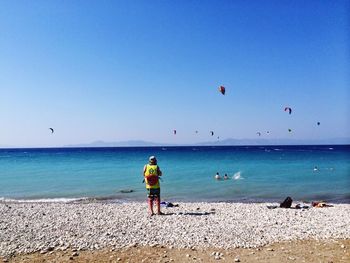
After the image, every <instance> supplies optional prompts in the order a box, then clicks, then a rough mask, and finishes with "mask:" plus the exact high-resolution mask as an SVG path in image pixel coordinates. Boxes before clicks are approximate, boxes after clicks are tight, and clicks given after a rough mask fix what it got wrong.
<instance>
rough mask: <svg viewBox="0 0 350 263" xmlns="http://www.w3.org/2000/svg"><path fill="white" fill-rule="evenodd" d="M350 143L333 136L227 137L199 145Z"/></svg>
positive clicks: (349, 139)
mask: <svg viewBox="0 0 350 263" xmlns="http://www.w3.org/2000/svg"><path fill="white" fill-rule="evenodd" d="M322 144H329V145H332V144H350V138H331V139H322V140H298V139H233V138H229V139H225V140H218V141H215V142H202V143H198V144H197V145H237V146H239V145H322Z"/></svg>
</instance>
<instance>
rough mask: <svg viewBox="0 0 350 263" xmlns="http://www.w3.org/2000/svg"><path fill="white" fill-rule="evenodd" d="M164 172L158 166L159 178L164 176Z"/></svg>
mask: <svg viewBox="0 0 350 263" xmlns="http://www.w3.org/2000/svg"><path fill="white" fill-rule="evenodd" d="M162 174H163V173H162V171H161V170H160V168H159V166H158V176H162Z"/></svg>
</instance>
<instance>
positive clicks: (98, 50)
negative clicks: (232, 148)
mask: <svg viewBox="0 0 350 263" xmlns="http://www.w3.org/2000/svg"><path fill="white" fill-rule="evenodd" d="M349 3H350V2H349V1H341V0H339V1H234V0H231V1H214V0H213V1H198V0H196V1H47V0H45V1H1V2H0V32H1V33H0V125H1V129H0V145H12V146H38V147H39V146H61V145H65V144H75V143H88V142H92V141H95V140H103V141H124V140H133V139H141V140H147V141H154V142H168V143H192V142H200V141H210V140H215V138H213V137H211V136H210V135H209V131H210V130H213V131H215V135H219V136H220V138H221V139H225V138H238V139H240V138H256V137H257V135H256V132H257V131H261V132H262V136H261V138H262V137H264V138H267V137H268V138H295V139H307V140H308V139H312V138H316V139H326V138H334V137H350V120H349V119H350V118H349V113H350V106H349V101H350V100H349V99H350V91H349V89H350V88H349V87H350V85H349V84H350V78H349V76H350V53H349V44H350V37H349V28H350V27H349V21H350V18H349V14H350V4H349ZM220 85H224V86H225V87H226V89H227V93H226V95H225V96H223V95H221V94H220V93H219V92H218V87H219V86H220ZM285 106H290V107H292V108H293V113H292V115H288V114H287V113H286V112H284V111H283V109H284V107H285ZM318 121H319V122H321V125H320V126H317V124H316V123H317V122H318ZM49 127H53V128H54V129H55V133H54V134H53V135H52V134H50V131H49V130H48V128H49ZM288 128H291V129H293V132H292V133H288ZM173 129H177V135H176V136H174V135H173V134H172V131H173ZM195 130H198V131H199V133H198V134H195ZM267 130H269V131H271V133H270V134H269V135H267V134H265V131H267Z"/></svg>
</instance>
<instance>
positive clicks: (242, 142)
mask: <svg viewBox="0 0 350 263" xmlns="http://www.w3.org/2000/svg"><path fill="white" fill-rule="evenodd" d="M320 144H329V145H332V144H350V138H332V139H324V140H297V139H233V138H229V139H224V140H218V141H208V142H200V143H193V144H170V143H155V142H148V141H142V140H130V141H121V142H104V141H95V142H92V143H84V144H72V145H65V146H64V147H143V146H144V147H146V146H190V145H197V146H210V145H218V146H220V145H221V146H230V145H232V146H235V145H237V146H241V145H242V146H244V145H320Z"/></svg>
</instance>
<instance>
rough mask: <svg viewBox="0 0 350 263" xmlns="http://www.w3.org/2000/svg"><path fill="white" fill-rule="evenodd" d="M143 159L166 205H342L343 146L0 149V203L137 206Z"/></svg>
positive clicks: (348, 172) (348, 191)
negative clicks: (93, 201) (92, 201)
mask: <svg viewBox="0 0 350 263" xmlns="http://www.w3.org/2000/svg"><path fill="white" fill-rule="evenodd" d="M150 155H156V156H157V158H158V161H159V163H158V164H159V166H160V167H161V169H162V171H163V174H164V176H163V179H162V181H161V193H162V198H163V199H166V200H170V201H279V200H281V199H284V198H285V197H286V196H291V197H292V198H293V199H295V200H307V201H311V200H326V201H332V202H337V201H338V202H347V203H349V201H350V187H349V186H350V146H349V145H346V146H340V145H334V146H246V147H244V146H239V147H235V146H222V147H197V146H193V147H125V148H49V149H0V167H1V170H0V198H1V199H0V200H7V199H19V200H33V199H35V200H44V199H46V200H51V201H52V200H54V201H64V200H71V199H75V198H99V199H106V200H143V199H145V195H146V191H145V186H144V184H143V183H142V179H143V177H142V168H143V165H144V164H145V163H147V161H148V157H149V156H150ZM315 166H317V170H315V169H314V168H315ZM216 172H219V173H220V174H221V175H222V176H223V175H224V174H225V173H227V174H228V176H229V177H230V179H229V180H221V181H217V180H215V179H214V175H215V173H216ZM130 189H132V190H133V191H132V192H131V193H121V190H130Z"/></svg>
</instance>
